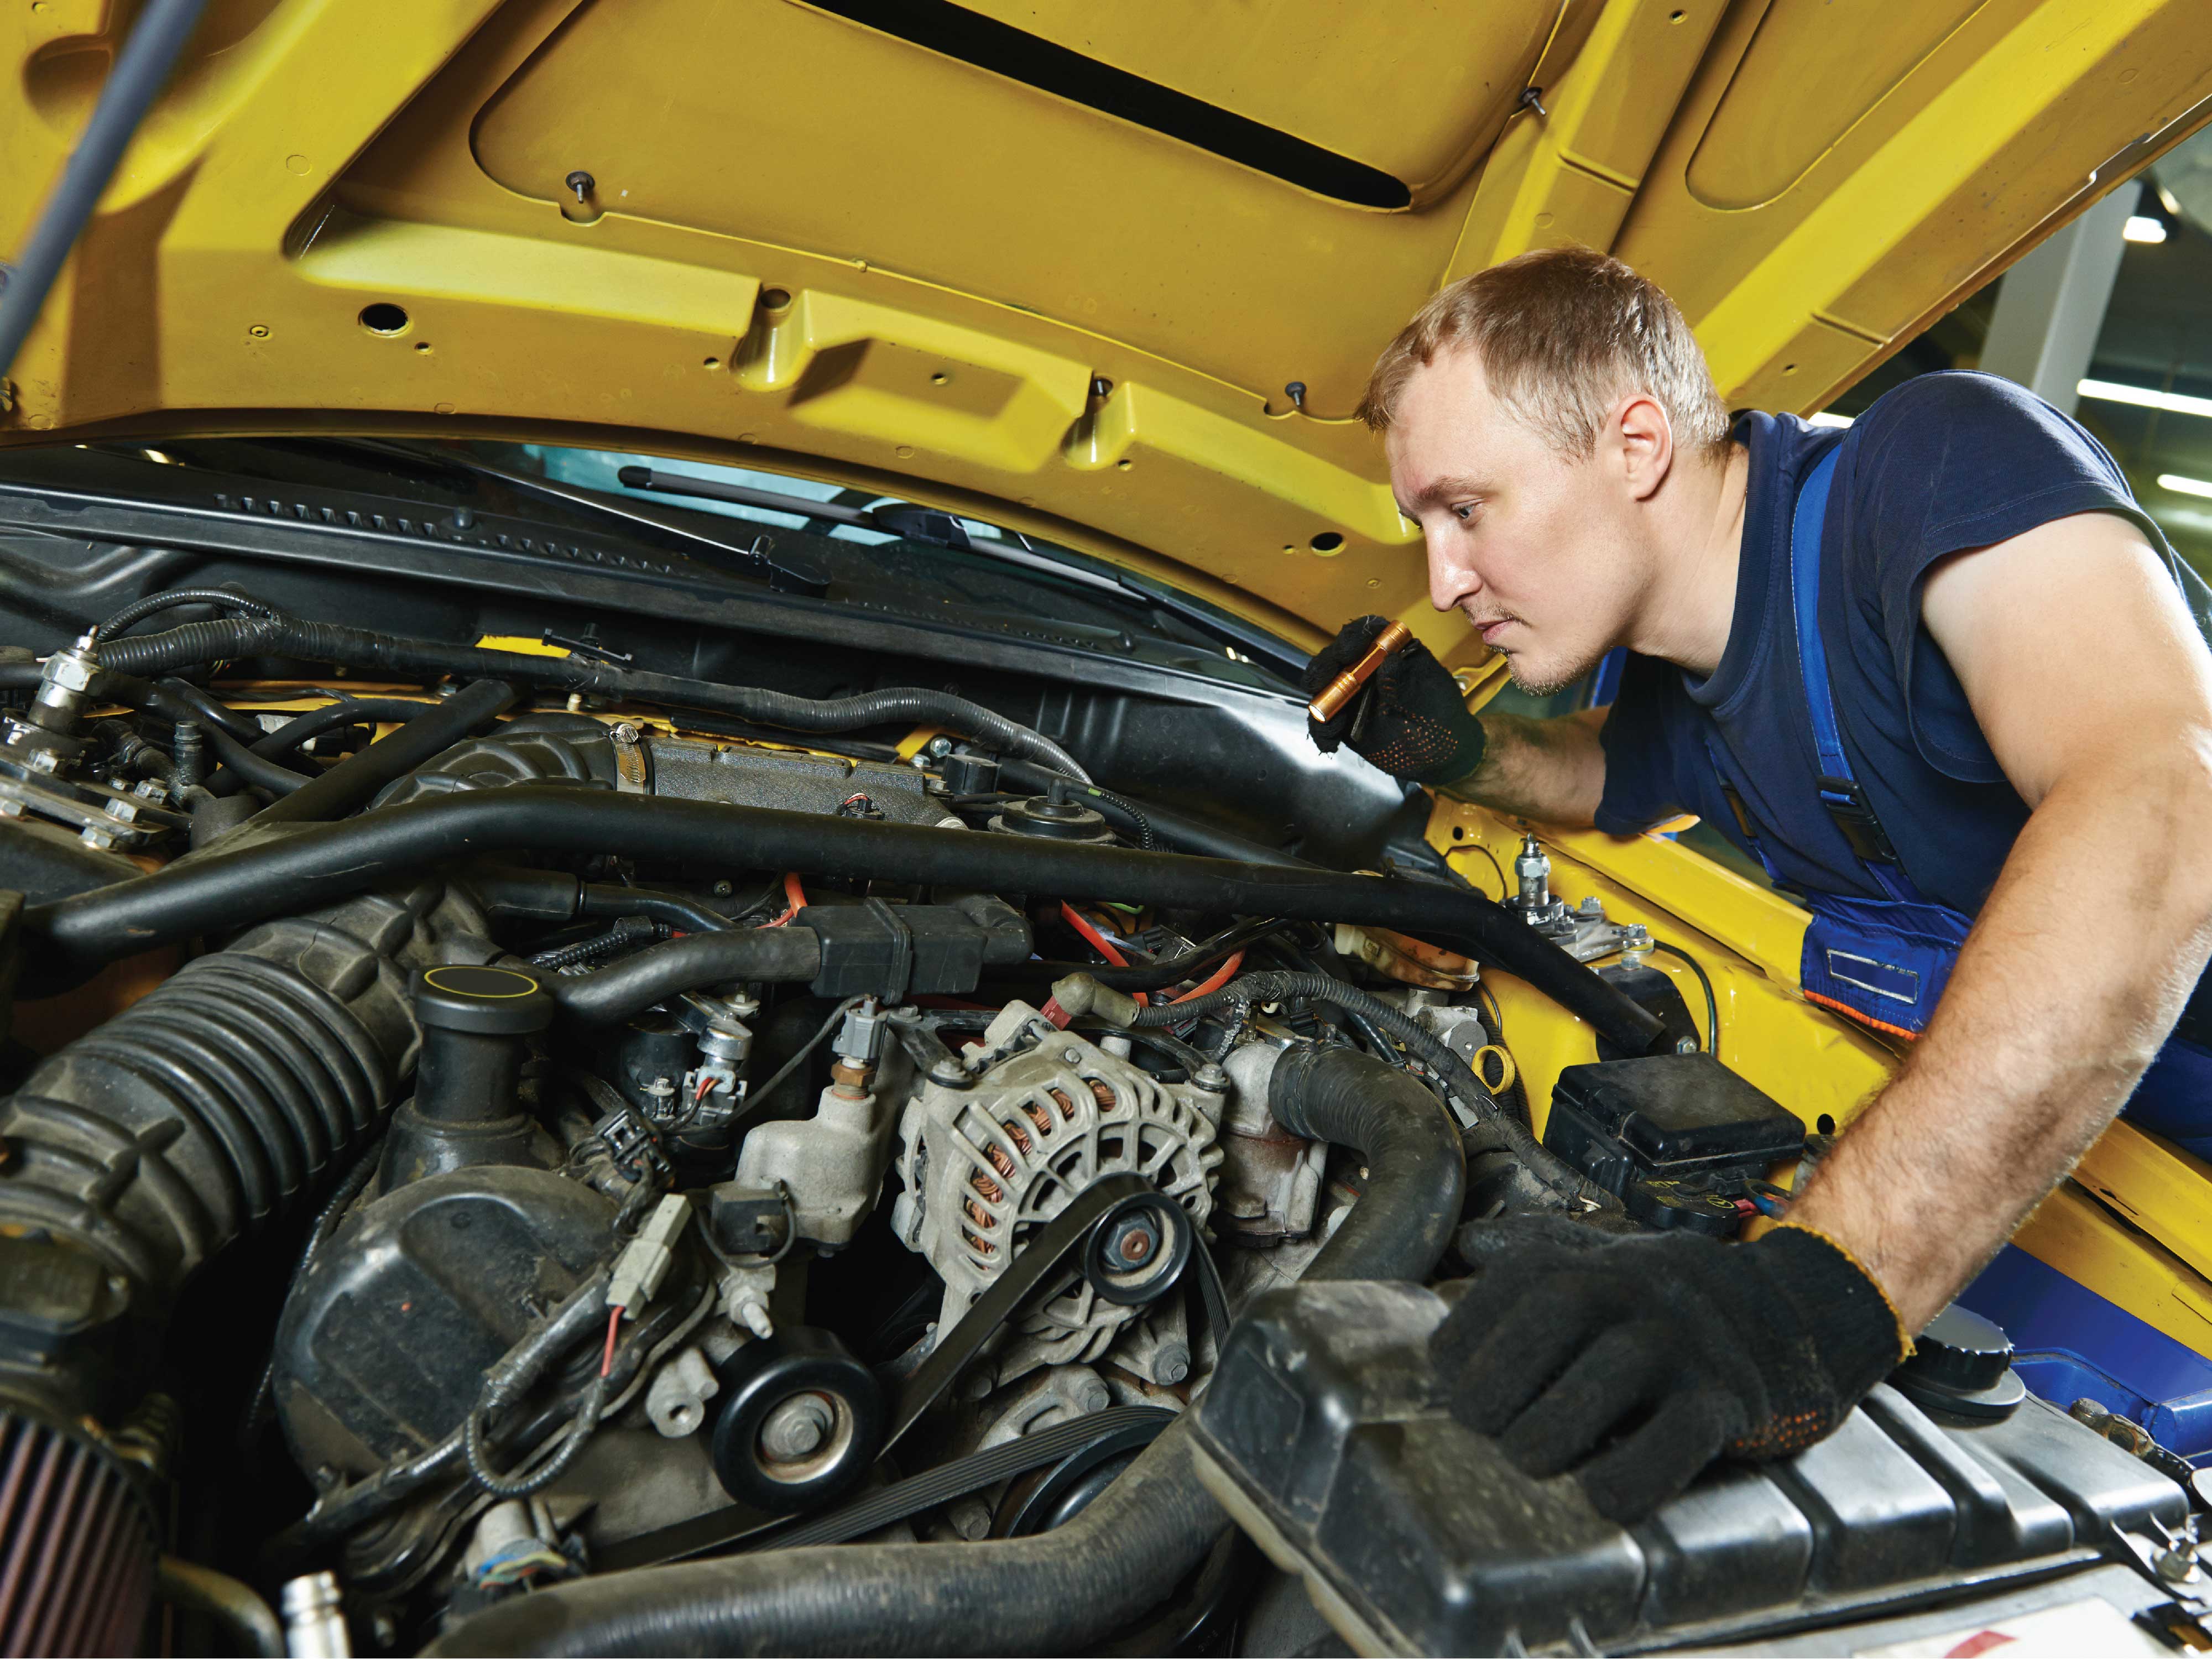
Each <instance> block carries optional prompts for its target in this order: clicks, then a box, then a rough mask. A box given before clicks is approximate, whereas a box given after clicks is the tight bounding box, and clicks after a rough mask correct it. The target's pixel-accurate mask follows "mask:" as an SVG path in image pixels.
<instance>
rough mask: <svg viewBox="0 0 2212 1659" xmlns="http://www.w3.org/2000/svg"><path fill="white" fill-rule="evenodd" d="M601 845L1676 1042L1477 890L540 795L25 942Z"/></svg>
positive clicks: (478, 794) (761, 813)
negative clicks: (1110, 930) (1256, 955)
mask: <svg viewBox="0 0 2212 1659" xmlns="http://www.w3.org/2000/svg"><path fill="white" fill-rule="evenodd" d="M611 847H619V848H623V850H624V851H625V852H626V853H628V854H632V855H634V856H651V857H655V858H666V859H669V860H676V861H690V862H696V863H700V864H704V865H708V866H716V867H723V868H742V869H748V870H797V871H799V872H805V873H808V874H813V875H828V876H854V877H864V878H872V879H876V880H883V881H898V882H915V883H923V884H933V885H943V886H946V887H952V888H957V889H963V890H970V891H977V890H980V891H1000V892H1006V891H1012V892H1022V893H1050V894H1055V895H1059V896H1065V897H1071V898H1087V899H1114V900H1120V901H1122V902H1132V903H1150V904H1158V905H1166V906H1171V907H1175V908H1184V909H1193V910H1202V911H1213V912H1218V913H1222V914H1225V915H1250V916H1260V915H1267V916H1283V917H1286V918H1290V919H1293V920H1300V921H1346V922H1351V923H1353V924H1356V925H1366V926H1372V927H1389V928H1392V929H1394V930H1395V931H1397V932H1399V933H1407V934H1409V935H1411V936H1413V937H1414V938H1418V939H1426V940H1429V941H1431V942H1433V943H1436V944H1437V945H1442V946H1443V948H1445V949H1447V950H1450V951H1458V952H1460V953H1461V954H1462V955H1472V956H1478V957H1481V958H1483V959H1484V960H1486V961H1488V962H1490V963H1492V964H1493V965H1495V966H1497V967H1499V968H1502V969H1505V970H1506V971H1507V972H1509V973H1512V974H1515V975H1518V976H1520V977H1521V978H1522V979H1524V980H1526V981H1528V983H1529V984H1530V985H1531V986H1532V987H1534V988H1535V989H1536V990H1538V991H1541V992H1542V993H1544V994H1546V995H1547V996H1550V997H1552V998H1553V1000H1556V1001H1557V1002H1559V1004H1560V1005H1561V1006H1564V1007H1565V1008H1566V1009H1567V1010H1568V1011H1569V1012H1572V1013H1574V1014H1577V1015H1578V1016H1580V1017H1581V1018H1583V1019H1585V1020H1587V1021H1589V1024H1591V1025H1593V1026H1595V1028H1596V1029H1597V1030H1599V1031H1600V1032H1601V1033H1602V1034H1603V1035H1604V1036H1605V1038H1606V1040H1607V1042H1611V1043H1613V1044H1614V1045H1615V1046H1617V1047H1619V1048H1623V1049H1625V1050H1626V1051H1627V1052H1628V1053H1630V1054H1644V1053H1648V1052H1657V1051H1659V1050H1660V1048H1661V1047H1662V1045H1665V1044H1669V1043H1670V1042H1671V1039H1670V1038H1669V1037H1668V1034H1667V1030H1666V1028H1665V1026H1664V1025H1663V1024H1662V1023H1661V1022H1660V1020H1659V1019H1658V1018H1657V1017H1656V1015H1654V1014H1652V1013H1651V1012H1650V1011H1649V1010H1648V1009H1645V1008H1643V1007H1640V1006H1638V1005H1637V1004H1636V1003H1634V1002H1632V1001H1631V1000H1629V999H1628V998H1627V997H1626V996H1625V995H1623V994H1621V993H1620V991H1619V990H1617V989H1616V988H1614V987H1613V986H1611V985H1609V984H1607V982H1606V981H1603V980H1601V979H1600V978H1598V977H1597V975H1595V974H1593V973H1591V972H1590V971H1589V969H1586V968H1584V967H1583V965H1582V964H1581V963H1578V962H1577V961H1576V960H1575V959H1574V958H1573V957H1571V956H1569V955H1567V953H1566V952H1565V951H1562V950H1560V949H1559V946H1558V945H1554V944H1553V943H1552V942H1551V941H1550V940H1549V939H1545V938H1544V937H1543V936H1542V935H1541V934H1540V933H1537V932H1536V931H1535V929H1534V928H1532V927H1529V926H1528V924H1527V923H1525V922H1523V921H1522V920H1521V919H1520V917H1519V916H1518V915H1516V914H1515V913H1513V912H1511V911H1509V910H1507V909H1505V908H1503V907H1502V906H1500V905H1499V904H1498V903H1497V902H1495V901H1493V900H1491V899H1487V898H1485V897H1483V896H1481V895H1480V894H1479V893H1476V892H1474V891H1473V890H1468V889H1457V888H1450V887H1445V886H1442V885H1439V884H1433V883H1429V882H1415V881H1406V880H1400V879H1394V878H1385V877H1382V876H1361V875H1346V874H1341V873H1339V872H1335V871H1332V870H1315V869H1298V868H1291V867H1287V866H1279V865H1255V864H1243V863H1237V862H1234V861H1232V860H1226V859H1204V858H1194V857H1191V856H1189V855H1188V854H1179V853H1133V852H1130V851H1128V850H1127V849H1126V848H1118V847H1094V846H1087V845H1083V844H1079V843H1075V842H1054V841H1047V840H1044V839H1042V838H1038V837H1030V836H979V835H971V834H967V833H964V832H961V831H956V830H946V829H934V828H926V827H922V826H919V825H915V824H903V823H876V822H873V821H871V820H869V819H866V818H835V817H821V816H819V815H818V814H815V813H808V812H787V811H775V810H773V809H770V808H767V807H756V806H733V805H726V804H724V803H721V802H718V801H690V800H669V799H662V798H660V797H659V796H652V795H625V794H617V793H611V792H608V791H603V790H587V789H578V788H573V787H565V786H559V785H550V784H549V785H545V786H544V787H531V788H527V789H486V790H470V791H465V792H461V793H454V794H449V795H439V796H434V797H431V798H428V799H418V800H414V801H410V802H407V803H406V804H404V805H398V806H386V807H380V808H377V809H375V810H374V811H368V812H363V813H362V814H361V815H359V816H358V817H352V818H349V819H346V820H344V821H343V822H341V823H326V824H318V825H315V826H313V827H312V828H308V829H301V830H299V831H298V832H296V833H295V834H292V835H289V836H285V837H283V839H281V840H276V839H273V838H272V839H270V840H268V841H264V842H258V843H256V844H254V845H252V846H250V847H241V848H236V849H235V850H231V851H224V850H222V849H221V848H216V849H211V850H210V852H209V853H208V854H205V855H204V856H202V857H198V858H194V859H192V860H189V861H188V862H185V863H181V864H177V865H172V866H169V867H167V869H164V870H161V871H159V872H155V873H154V874H152V875H148V876H143V877H140V878H137V880H134V881H128V882H123V883H119V884H117V885H116V886H114V887H111V888H105V889H102V890H99V891H96V892H91V893H84V894H79V895H76V896H72V897H69V898H64V899H59V900H57V901H54V902H49V903H46V904H41V905H39V906H37V907H35V908H32V909H30V910H27V911H26V912H25V914H24V926H25V927H26V929H27V932H28V933H29V934H30V935H31V936H32V937H33V938H39V939H45V940H46V941H48V942H49V943H51V945H53V946H54V947H55V948H56V949H57V950H58V951H59V952H60V953H61V954H62V955H64V956H65V957H71V958H75V959H76V960H80V961H94V962H104V961H112V960H113V959H115V958H116V957H122V956H127V955H129V954H131V953H132V952H134V951H143V950H147V949H149V948H150V947H152V946H153V945H159V944H167V943H173V942H175V941H177V940H179V939H187V938H190V937H191V935H193V934H195V933H206V932H210V931H214V930H217V929H221V928H226V927H240V926H243V925H245V924H246V923H248V922H250V921H256V920H259V919H261V918H263V917H265V916H269V915H283V914H286V913H289V912H293V911H297V910H301V909H305V908H310V907H312V906H313V905H316V904H320V903H327V902H331V900H333V899H336V898H338V897H342V896H344V895H345V894H348V893H350V892H357V891H359V890H362V889H363V888H365V887H368V886H371V885H373V884H376V883H378V882H381V881H386V880H389V879H390V878H392V876H393V875H395V874H397V873H399V872H406V871H416V870H421V869H422V868H424V867H425V866H430V865H434V864H436V863H439V862H441V861H442V860H447V859H452V858H456V857H460V856H463V855H470V856H475V855H481V854H487V853H499V852H503V851H510V850H516V849H523V848H527V849H530V850H532V851H534V852H537V853H539V854H552V853H582V854H592V853H599V852H604V851H605V850H606V849H607V848H611ZM1182 1006H1185V1007H1188V1006H1190V1005H1182Z"/></svg>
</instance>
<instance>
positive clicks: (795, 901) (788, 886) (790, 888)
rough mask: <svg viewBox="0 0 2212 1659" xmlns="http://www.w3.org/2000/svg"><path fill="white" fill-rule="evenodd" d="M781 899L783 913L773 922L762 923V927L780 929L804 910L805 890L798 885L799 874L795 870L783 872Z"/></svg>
mask: <svg viewBox="0 0 2212 1659" xmlns="http://www.w3.org/2000/svg"><path fill="white" fill-rule="evenodd" d="M783 899H784V904H785V907H786V908H785V909H784V913H783V914H782V915H780V916H778V917H777V918H776V919H775V921H770V922H764V923H763V924H762V925H763V927H782V926H783V925H784V923H786V922H787V921H790V920H791V919H792V918H793V916H795V915H798V914H799V912H800V911H801V910H804V909H805V908H806V890H805V888H804V887H801V886H800V885H799V872H798V871H796V870H787V871H785V872H784V875H783Z"/></svg>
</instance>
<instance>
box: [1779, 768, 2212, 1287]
mask: <svg viewBox="0 0 2212 1659" xmlns="http://www.w3.org/2000/svg"><path fill="white" fill-rule="evenodd" d="M2208 810H2212V800H2208V799H2207V789H2206V784H2205V773H2204V769H2203V764H2202V763H2201V762H2192V761H2191V759H2190V758H2189V757H2186V756H2183V757H2179V758H2178V759H2174V760H2172V761H2170V762H2168V763H2158V762H2156V761H2154V762H2152V763H2149V764H2148V765H2146V764H2144V763H2142V761H2141V760H2140V759H2138V760H2136V761H2134V762H2131V763H2125V764H2122V763H2115V764H2114V765H2113V766H2112V767H2111V768H2109V769H2100V771H2099V772H2098V773H2096V774H2093V775H2087V776H2077V777H2074V778H2069V780H2067V781H2065V782H2064V783H2063V784H2062V785H2060V786H2059V787H2057V788H2055V789H2054V790H2053V791H2052V792H2051V794H2050V795H2049V796H2048V797H2046V798H2045V800H2044V801H2043V803H2042V805H2040V806H2039V807H2038V808H2037V810H2036V811H2035V813H2034V815H2033V817H2031V818H2030V819H2029V821H2028V823H2027V828H2026V829H2024V830H2022V831H2021V836H2020V838H2019V840H2018V841H2017V842H2015V845H2014V848H2013V851H2012V854H2011V856H2010V857H2009V858H2008V860H2006V863H2005V867H2004V872H2003V874H2002V877H2001V878H1999V880H1998V882H1997V885H1996V890H1995V891H1994V892H1992V894H1991V895H1990V899H1989V902H1988V903H1987V904H1986V905H1984V908H1983V910H1982V915H1981V918H1980V920H1979V921H1978V922H1977V923H1976V925H1975V927H1974V931H1973V933H1972V937H1971V938H1970V939H1968V941H1967V943H1966V949H1965V951H1963V952H1962V953H1961V954H1960V958H1959V963H1958V967H1957V969H1956V970H1955V971H1954V974H1953V975H1952V978H1951V982H1950V985H1949V987H1948V989H1947V990H1946V992H1945V994H1944V997H1943V1003H1942V1008H1941V1009H1940V1010H1939V1011H1938V1012H1937V1015H1936V1018H1935V1020H1934V1021H1933V1022H1932V1023H1931V1024H1929V1028H1928V1030H1927V1031H1926V1033H1925V1034H1924V1035H1923V1036H1922V1037H1921V1038H1920V1040H1919V1042H1917V1043H1916V1044H1915V1045H1914V1051H1913V1054H1912V1055H1911V1060H1909V1062H1908V1063H1907V1065H1906V1066H1905V1069H1904V1071H1903V1073H1901V1074H1900V1075H1899V1077H1898V1079H1897V1080H1896V1081H1895V1082H1894V1083H1893V1084H1892V1085H1890V1087H1889V1088H1888V1089H1887V1090H1886V1091H1884V1092H1883V1093H1882V1095H1881V1097H1880V1098H1879V1099H1877V1100H1876V1101H1875V1103H1873V1105H1871V1106H1870V1107H1869V1108H1868V1109H1867V1111H1866V1113H1865V1114H1864V1115H1863V1116H1862V1117H1861V1118H1860V1120H1859V1121H1857V1123H1856V1124H1854V1125H1853V1126H1852V1127H1851V1128H1850V1132H1849V1133H1847V1134H1845V1135H1844V1138H1843V1139H1842V1141H1841V1143H1840V1144H1839V1145H1838V1146H1837V1148H1836V1150H1835V1152H1833V1153H1832V1155H1831V1156H1830V1157H1829V1158H1827V1160H1826V1162H1825V1163H1824V1164H1823V1165H1822V1166H1821V1169H1820V1173H1819V1175H1818V1176H1816V1177H1815V1179H1814V1181H1813V1182H1812V1184H1811V1186H1810V1187H1809V1188H1808V1190H1807V1191H1806V1192H1805V1193H1804V1194H1803V1195H1802V1197H1801V1198H1800V1199H1799V1200H1798V1201H1797V1203H1796V1206H1795V1208H1794V1209H1793V1211H1792V1219H1794V1220H1797V1221H1800V1222H1802V1223H1803V1224H1804V1225H1808V1226H1810V1227H1813V1228H1814V1229H1815V1230H1817V1231H1820V1232H1822V1233H1825V1234H1826V1235H1827V1236H1828V1237H1831V1238H1832V1239H1834V1240H1835V1241H1836V1242H1837V1243H1839V1244H1841V1245H1842V1246H1843V1247H1844V1249H1848V1250H1850V1252H1851V1253H1852V1254H1853V1255H1855V1256H1857V1258H1858V1260H1859V1261H1860V1262H1861V1263H1862V1264H1863V1266H1864V1267H1866V1268H1867V1269H1868V1271H1869V1272H1870V1273H1873V1274H1874V1275H1875V1278H1876V1279H1878V1280H1879V1281H1880V1282H1881V1285H1882V1286H1883V1288H1884V1289H1885V1290H1887V1291H1888V1292H1889V1294H1890V1297H1891V1298H1892V1300H1893V1302H1894V1303H1895V1304H1896V1305H1897V1309H1898V1312H1899V1316H1900V1317H1901V1318H1902V1319H1903V1320H1904V1322H1905V1328H1907V1329H1908V1330H1918V1329H1919V1328H1921V1327H1922V1326H1923V1325H1924V1324H1925V1323H1926V1322H1928V1320H1929V1319H1930V1318H1932V1317H1933V1316H1935V1315H1936V1312H1938V1311H1939V1310H1941V1309H1942V1306H1943V1304H1945V1303H1946V1302H1948V1300H1949V1299H1950V1298H1951V1297H1953V1296H1954V1294H1955V1293H1956V1292H1957V1291H1959V1290H1960V1287H1962V1286H1963V1285H1965V1284H1966V1281H1967V1280H1968V1279H1971V1278H1972V1276H1973V1274H1974V1273H1976V1272H1977V1271H1978V1269H1979V1268H1980V1267H1982V1266H1983V1265H1984V1263H1985V1262H1986V1261H1988V1259H1989V1258H1990V1256H1991V1255H1994V1254H1995V1253H1996V1250H1997V1249H1998V1247H1999V1246H2001V1245H2002V1243H2004V1242H2005V1240H2006V1239H2008V1237H2011V1235H2012V1232H2013V1230H2014V1229H2015V1227H2017V1226H2018V1225H2019V1224H2020V1223H2021V1220H2022V1219H2023V1218H2025V1217H2026V1216H2027V1212H2029V1211H2030V1210H2031V1209H2032V1208H2033V1207H2034V1206H2035V1205H2036V1204H2037V1203H2038V1202H2039V1200H2041V1199H2042V1198H2043V1196H2044V1194H2045V1193H2047V1192H2048V1191H2049V1190H2050V1188H2051V1186H2052V1185H2053V1184H2055V1183H2056V1182H2057V1181H2058V1180H2059V1179H2060V1178H2061V1177H2062V1176H2063V1175H2064V1174H2065V1172H2066V1171H2067V1170H2069V1168H2071V1167H2072V1165H2073V1164H2074V1161H2075V1159H2076V1158H2079V1157H2080V1156H2081V1153H2082V1152H2084V1151H2085V1150H2087V1147H2088V1146H2089V1143H2090V1142H2091V1141H2093V1140H2094V1139H2096V1137H2097V1135H2098V1134H2099V1133H2101V1132H2102V1131H2103V1129H2104V1128H2105V1127H2106V1124H2108V1123H2109V1122H2110V1121H2112V1116H2113V1115H2114V1114H2115V1113H2117V1112H2118V1110H2119V1109H2120V1108H2121V1106H2122V1105H2123V1104H2124V1103H2125V1102H2126V1099H2127V1097H2128V1095H2129V1093H2130V1091H2132V1090H2133V1088H2134V1087H2135V1085H2136V1080H2137V1079H2139V1078H2140V1077H2141V1076H2142V1072H2143V1070H2144V1068H2145V1067H2146V1066H2148V1064H2149V1062H2150V1060H2151V1059H2152V1057H2153V1056H2154V1054H2155V1053H2156V1051H2157V1049H2158V1048H2159V1046H2160V1042H2163V1040H2164V1039H2165V1037H2166V1035H2167V1033H2168V1032H2169V1031H2170V1030H2172V1025H2173V1023H2174V1020H2175V1018H2177V1017H2178V1016H2179V1012H2180V1009H2181V1005H2182V1002H2183V1001H2184V1000H2185V998H2186V997H2187V995H2188V992H2189V987H2191V985H2193V984H2194V983H2195V981H2196V980H2197V975H2199V974H2200V973H2201V972H2202V971H2203V967H2204V963H2205V959H2206V955H2207V951H2208V949H2209V948H2212V846H2209V845H2208V842H2207V838H2206V837H2204V836H2203V834H2202V833H2201V825H2202V823H2203V821H2204V814H2205V813H2206V811H2208Z"/></svg>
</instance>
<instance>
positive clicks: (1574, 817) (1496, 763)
mask: <svg viewBox="0 0 2212 1659" xmlns="http://www.w3.org/2000/svg"><path fill="white" fill-rule="evenodd" d="M1605 716H1606V711H1605V710H1604V709H1602V708H1590V709H1585V710H1583V712H1582V713H1580V714H1568V715H1565V716H1562V717H1561V718H1559V719H1557V720H1529V719H1527V718H1525V717H1523V716H1522V715H1519V714H1492V713H1490V712H1489V711H1487V710H1486V711H1484V713H1483V714H1480V716H1478V718H1479V719H1480V720H1481V721H1482V733H1483V738H1484V746H1483V753H1482V764H1481V765H1480V766H1478V767H1476V768H1475V769H1474V771H1473V772H1472V773H1470V774H1468V775H1467V776H1466V777H1464V778H1460V779H1457V780H1455V781H1453V782H1450V783H1448V784H1445V785H1443V787H1441V788H1440V789H1439V791H1438V793H1441V794H1446V795H1449V796H1451V797H1452V798H1453V799H1455V800H1464V801H1472V802H1474V805H1477V806H1486V807H1488V808H1489V809H1490V810H1491V811H1493V812H1504V813H1508V814H1510V816H1512V817H1522V818H1533V819H1534V820H1536V821H1537V822H1538V823H1558V824H1565V825H1569V826H1572V827H1574V828H1577V829H1583V828H1587V827H1588V826H1589V824H1590V823H1591V822H1592V821H1593V820H1594V819H1595V817H1596V815H1597V804H1598V800H1599V799H1600V797H1601V796H1602V795H1603V794H1604V793H1605V750H1603V749H1602V748H1601V747H1600V745H1599V743H1598V732H1599V730H1600V729H1601V727H1602V726H1604V724H1605Z"/></svg>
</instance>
